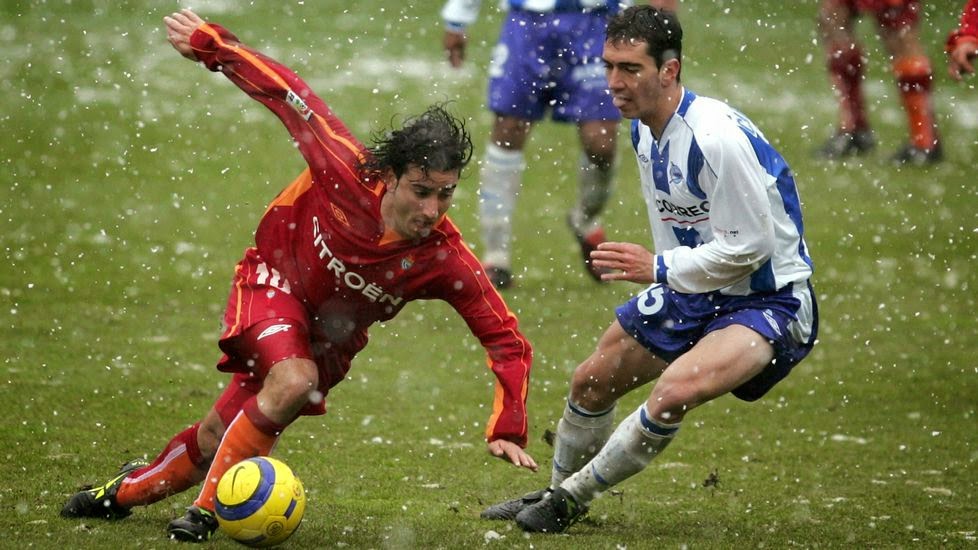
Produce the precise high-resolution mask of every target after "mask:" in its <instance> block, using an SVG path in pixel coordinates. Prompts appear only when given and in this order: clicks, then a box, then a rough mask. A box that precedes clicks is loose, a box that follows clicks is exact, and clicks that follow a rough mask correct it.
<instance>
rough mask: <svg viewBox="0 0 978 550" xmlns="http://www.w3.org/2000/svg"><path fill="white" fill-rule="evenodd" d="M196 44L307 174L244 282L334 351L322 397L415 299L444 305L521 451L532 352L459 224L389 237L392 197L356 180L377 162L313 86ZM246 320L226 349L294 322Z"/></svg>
mask: <svg viewBox="0 0 978 550" xmlns="http://www.w3.org/2000/svg"><path fill="white" fill-rule="evenodd" d="M190 44H191V46H192V47H193V50H194V53H195V54H196V55H197V58H198V59H199V60H200V61H201V62H202V63H203V64H204V65H205V66H207V68H208V69H210V70H212V71H221V72H223V73H224V75H225V76H227V77H228V78H229V79H230V80H231V81H232V82H234V83H235V84H236V85H237V86H238V87H239V88H241V89H242V90H243V91H244V92H245V93H247V94H248V95H250V96H251V97H253V98H254V99H256V100H258V101H259V102H261V103H262V104H264V105H265V106H266V107H268V108H269V109H270V110H271V111H272V112H273V113H275V114H276V115H277V116H278V117H279V119H281V121H282V122H283V123H284V124H285V126H286V128H287V129H288V131H289V133H290V134H291V135H292V138H293V139H294V140H295V143H296V145H297V146H298V149H299V151H300V152H301V153H302V156H303V157H304V158H305V160H306V163H307V164H308V168H307V169H306V170H305V171H303V172H302V174H300V175H299V177H298V178H297V179H296V180H295V181H294V182H293V183H292V184H291V185H290V186H288V187H287V188H286V189H285V190H283V191H282V192H281V193H280V194H279V196H278V197H276V198H275V199H274V201H273V202H272V203H271V204H270V205H269V206H268V209H267V210H266V212H265V214H264V216H263V217H262V219H261V222H260V223H259V225H258V229H257V231H256V232H255V244H256V250H251V251H250V252H249V253H248V254H246V258H245V260H242V263H240V264H239V266H238V277H236V281H239V282H240V281H243V280H245V278H248V279H247V280H249V281H252V282H254V281H257V282H258V283H260V284H263V285H268V286H269V287H271V289H277V291H280V292H284V293H287V294H289V295H291V296H292V297H294V298H295V299H296V300H295V301H293V303H299V304H301V306H302V308H303V309H304V314H305V319H303V320H302V321H304V322H307V323H309V325H310V327H309V329H310V333H311V334H312V335H313V342H314V344H315V343H316V338H317V337H318V338H319V344H320V348H328V350H323V349H319V350H316V349H314V351H320V352H322V353H323V354H324V356H328V358H327V359H326V360H325V361H326V362H328V363H329V365H327V368H326V369H325V372H324V368H323V363H322V358H321V357H317V363H319V364H320V366H321V368H320V372H321V376H320V378H321V380H320V386H321V387H324V386H325V389H328V388H329V387H330V386H332V385H335V384H336V383H338V382H339V381H340V380H342V379H343V377H344V376H345V374H346V371H347V370H348V369H349V362H350V360H351V359H352V357H353V355H355V354H356V353H357V352H358V351H360V349H362V348H363V346H365V345H366V343H367V327H369V326H370V325H371V324H373V323H375V322H377V321H386V320H388V319H391V318H392V317H394V316H395V315H397V313H398V312H399V311H400V310H401V309H402V308H403V307H404V306H405V305H406V304H407V303H408V302H410V301H412V300H419V299H440V300H444V301H446V302H448V303H449V304H451V305H452V307H454V308H455V310H456V311H458V313H459V314H460V315H461V316H462V318H463V319H464V320H465V322H466V323H467V325H468V327H469V329H470V330H471V331H472V333H473V334H474V335H475V336H476V337H477V338H478V339H479V341H480V342H481V343H482V346H483V347H484V348H485V349H486V352H487V354H488V362H489V367H490V368H491V369H492V371H493V373H494V374H495V376H496V379H497V383H496V393H495V398H494V403H493V413H492V416H491V418H490V421H489V425H488V426H487V429H486V436H487V438H488V440H490V441H492V440H495V439H506V440H510V441H513V442H516V443H518V444H520V445H522V446H525V445H526V439H527V418H526V396H527V390H528V386H529V374H530V366H531V361H532V350H531V347H530V344H529V342H528V341H527V340H526V338H525V337H524V336H523V335H522V334H521V333H520V331H519V329H518V327H517V320H516V317H515V315H514V314H513V313H512V312H511V311H509V309H508V308H507V306H506V304H505V302H504V301H503V299H502V297H501V296H500V295H499V293H498V292H496V290H495V289H494V288H493V286H492V284H491V283H490V281H489V280H488V278H486V276H485V274H484V273H483V268H482V265H481V264H480V263H479V261H478V259H477V258H476V257H475V255H474V254H473V253H472V252H471V251H470V250H469V248H468V247H467V246H466V245H465V243H464V242H463V241H462V238H461V235H460V234H459V231H458V229H457V228H456V226H455V225H454V223H452V221H451V220H450V219H449V218H448V217H447V216H444V217H443V218H442V219H441V220H440V221H439V222H438V223H437V224H436V226H435V227H434V229H433V230H432V231H431V233H430V234H429V235H428V236H427V237H424V238H422V239H420V240H416V241H415V240H405V239H403V238H401V237H400V236H399V235H398V234H396V233H394V232H393V231H391V230H386V231H385V226H384V222H383V218H382V216H381V210H380V205H381V199H382V198H383V196H384V194H385V193H386V186H385V185H384V184H383V183H382V181H381V179H380V178H379V177H377V176H376V175H373V176H372V175H370V174H364V173H363V172H362V171H361V170H360V169H359V166H360V161H361V159H362V158H363V157H364V156H365V155H369V154H370V153H369V151H368V150H367V149H366V148H365V147H364V146H363V145H362V144H361V143H360V142H359V141H358V140H357V139H356V138H354V137H353V136H352V135H351V134H350V132H349V130H348V129H347V128H346V126H345V125H344V124H343V123H342V122H341V121H340V120H339V119H338V118H337V117H336V116H335V115H334V114H333V113H332V111H330V109H329V108H328V107H327V106H326V104H325V103H324V102H323V100H322V99H320V98H319V97H317V96H316V95H315V94H314V93H313V92H312V91H311V90H310V89H309V87H308V86H307V85H306V83H305V82H303V81H302V80H301V79H300V78H299V77H298V76H297V75H296V74H295V73H293V72H292V71H291V70H289V69H288V68H287V67H285V66H283V65H281V64H279V63H277V62H276V61H274V60H272V59H270V58H268V57H266V56H264V55H263V54H261V53H259V52H257V51H255V50H252V49H250V48H248V47H246V46H244V45H242V44H240V43H239V42H238V40H237V38H236V37H235V36H234V35H233V34H231V33H230V32H229V31H227V30H226V29H224V28H222V27H220V26H219V25H215V24H204V25H201V26H200V27H199V28H198V29H197V30H196V31H195V32H194V33H193V34H192V36H191V39H190ZM256 255H257V256H258V257H259V258H260V259H257V260H256V258H255V256H256ZM245 270H251V273H250V274H248V275H244V274H242V272H243V271H245ZM234 290H235V289H232V299H231V300H232V302H233V301H234V300H235V294H234ZM273 292H274V290H273ZM232 306H234V304H233V303H232ZM230 309H232V308H229V310H230ZM243 309H244V308H242V307H241V306H240V304H239V305H238V306H237V308H236V311H237V313H236V314H235V315H233V316H226V321H227V322H228V325H229V326H228V327H227V331H226V333H225V335H224V338H228V337H232V336H234V335H235V334H240V332H241V331H242V330H244V329H245V328H247V326H242V324H243V323H250V324H253V323H254V322H256V321H258V320H261V319H262V318H270V317H274V316H276V315H283V314H293V315H294V314H295V313H296V312H294V311H291V312H284V313H283V312H282V311H275V310H274V308H271V307H266V308H265V310H264V311H262V310H261V308H250V309H249V310H248V311H243ZM251 309H258V310H259V311H258V313H257V314H256V313H255V311H252V310H251ZM324 375H325V377H326V378H328V380H322V378H323V377H324Z"/></svg>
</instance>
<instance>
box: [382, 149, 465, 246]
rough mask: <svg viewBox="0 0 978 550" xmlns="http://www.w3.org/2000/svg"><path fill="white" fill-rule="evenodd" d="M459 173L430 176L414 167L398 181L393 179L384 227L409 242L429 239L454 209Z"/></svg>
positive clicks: (388, 189) (386, 197)
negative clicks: (439, 223) (434, 229)
mask: <svg viewBox="0 0 978 550" xmlns="http://www.w3.org/2000/svg"><path fill="white" fill-rule="evenodd" d="M457 185H458V172H457V171H448V172H437V171H434V170H431V171H428V172H427V173H426V172H425V171H424V170H422V169H421V168H419V167H417V166H411V167H409V168H408V170H407V171H406V172H404V174H403V175H401V177H400V178H399V179H397V180H394V176H393V175H391V176H390V179H389V181H388V184H387V195H386V196H385V197H384V200H385V202H388V207H387V208H385V210H384V223H385V224H386V225H387V226H388V227H389V228H391V229H393V230H394V231H396V232H397V233H398V234H399V235H400V236H401V237H404V238H405V239H420V238H422V237H427V236H428V234H429V233H431V230H432V228H434V227H435V225H436V224H437V223H438V221H439V220H440V219H441V217H442V216H444V215H445V212H448V209H449V208H451V206H452V197H453V196H454V194H455V187H456V186H457Z"/></svg>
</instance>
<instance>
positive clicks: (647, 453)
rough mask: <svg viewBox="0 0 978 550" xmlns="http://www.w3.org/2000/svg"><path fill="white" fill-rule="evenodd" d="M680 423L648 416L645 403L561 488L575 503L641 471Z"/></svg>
mask: <svg viewBox="0 0 978 550" xmlns="http://www.w3.org/2000/svg"><path fill="white" fill-rule="evenodd" d="M678 429H679V424H678V423H676V424H664V423H662V422H657V421H655V420H653V419H652V418H650V417H649V415H648V413H647V412H646V411H645V403H642V405H640V406H639V408H638V410H636V411H635V412H633V413H632V414H630V415H628V417H627V418H626V419H625V420H623V421H622V423H621V424H620V425H619V426H618V429H616V430H615V433H613V434H611V437H610V438H609V439H608V442H607V443H605V445H604V447H602V448H601V451H599V452H598V454H597V455H596V456H595V457H594V458H593V459H591V461H590V462H588V463H587V464H586V465H584V467H583V468H581V469H580V470H579V471H578V472H577V473H576V474H574V475H572V476H571V477H569V478H567V479H566V480H565V481H564V482H563V483H562V484H561V487H562V488H564V489H565V490H566V491H567V492H569V493H570V494H571V495H572V496H573V497H574V499H575V500H577V502H578V504H587V503H588V502H591V501H592V500H594V497H596V496H598V494H599V493H601V492H603V491H605V490H607V489H610V488H611V487H613V486H615V485H617V484H619V483H621V482H622V481H625V480H626V479H628V478H630V477H632V476H633V475H635V474H637V473H639V472H641V471H642V470H644V469H645V467H646V466H648V464H649V462H651V461H652V459H653V458H655V456H656V455H658V454H659V453H660V452H661V451H662V450H663V449H665V448H666V446H667V445H669V443H670V442H671V441H672V439H673V437H674V436H675V435H676V431H677V430H678Z"/></svg>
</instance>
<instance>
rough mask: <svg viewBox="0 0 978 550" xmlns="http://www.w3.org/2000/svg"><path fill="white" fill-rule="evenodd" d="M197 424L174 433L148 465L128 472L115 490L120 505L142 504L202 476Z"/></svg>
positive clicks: (204, 468) (203, 465) (204, 464)
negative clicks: (116, 490)
mask: <svg viewBox="0 0 978 550" xmlns="http://www.w3.org/2000/svg"><path fill="white" fill-rule="evenodd" d="M199 427H200V423H199V422H198V423H197V424H194V425H193V426H191V427H189V428H187V429H186V430H184V431H182V432H180V433H178V434H177V435H176V436H174V437H173V439H171V440H170V443H168V444H167V446H166V448H164V449H163V452H161V453H160V454H159V456H157V457H156V460H154V461H153V463H152V464H150V465H149V466H145V467H143V468H140V469H138V470H136V471H134V472H133V473H131V474H129V476H128V477H126V479H125V480H123V482H122V485H120V486H119V490H118V492H117V493H116V501H117V502H118V503H119V505H121V506H125V507H127V508H131V507H133V506H145V505H147V504H152V503H154V502H156V501H158V500H162V499H164V498H166V497H168V496H170V495H173V494H176V493H179V492H181V491H185V490H187V489H189V488H190V487H193V486H194V485H197V484H198V483H200V480H202V479H204V474H205V473H206V472H207V465H208V464H207V461H206V460H204V458H203V457H201V456H200V450H199V449H198V447H197V430H198V428H199Z"/></svg>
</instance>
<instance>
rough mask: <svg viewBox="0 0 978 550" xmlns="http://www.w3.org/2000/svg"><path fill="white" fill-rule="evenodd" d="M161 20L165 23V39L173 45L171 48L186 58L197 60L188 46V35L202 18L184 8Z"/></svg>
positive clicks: (199, 23)
mask: <svg viewBox="0 0 978 550" xmlns="http://www.w3.org/2000/svg"><path fill="white" fill-rule="evenodd" d="M163 22H164V23H166V39H167V40H169V41H170V44H172V45H173V49H175V50H176V51H178V52H180V55H182V56H184V57H186V58H187V59H191V60H193V61H197V54H195V53H194V49H193V48H191V47H190V35H191V34H193V33H194V31H195V30H197V27H199V26H201V25H203V24H204V20H203V19H201V18H200V17H199V16H198V15H197V14H196V13H194V12H192V11H191V10H189V9H186V8H184V9H182V10H180V11H178V12H176V13H173V14H171V15H168V16H166V17H164V18H163Z"/></svg>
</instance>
